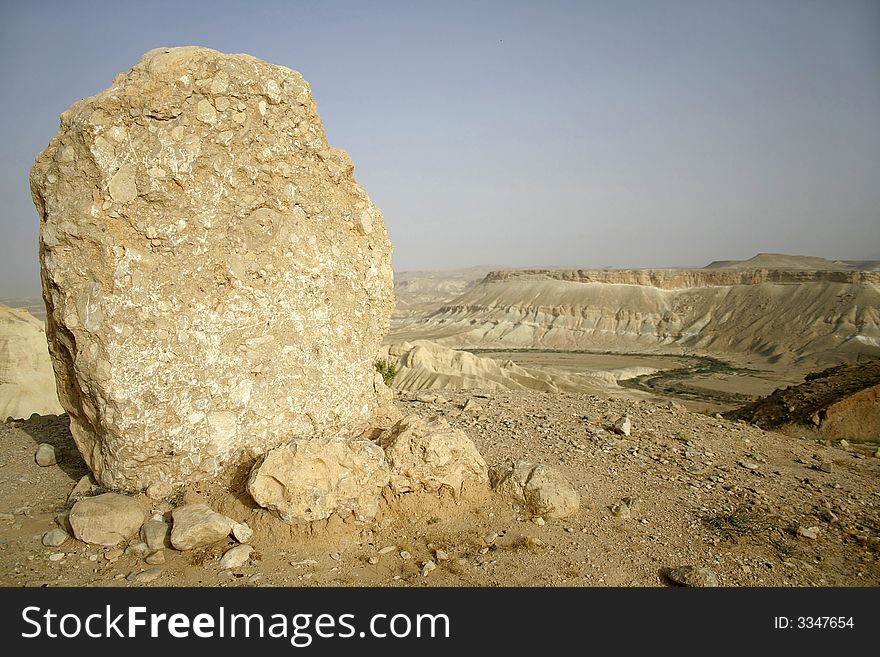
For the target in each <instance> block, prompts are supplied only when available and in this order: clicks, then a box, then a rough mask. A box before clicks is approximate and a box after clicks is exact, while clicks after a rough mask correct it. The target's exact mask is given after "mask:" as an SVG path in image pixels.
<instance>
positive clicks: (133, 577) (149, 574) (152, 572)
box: [125, 568, 162, 584]
mask: <svg viewBox="0 0 880 657" xmlns="http://www.w3.org/2000/svg"><path fill="white" fill-rule="evenodd" d="M161 574H162V569H161V568H147V569H146V570H142V571H140V572H135V571H131V572H130V573H129V574H128V576H127V577H126V578H125V579H127V580H128V581H129V582H136V583H138V584H146V583H147V582H152V581H153V580H155V579H158V578H159V576H160V575H161Z"/></svg>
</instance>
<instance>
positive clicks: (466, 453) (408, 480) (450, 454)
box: [378, 415, 489, 496]
mask: <svg viewBox="0 0 880 657" xmlns="http://www.w3.org/2000/svg"><path fill="white" fill-rule="evenodd" d="M378 443H379V445H380V446H381V447H382V449H384V450H385V458H386V459H387V461H388V463H389V465H390V466H391V489H392V490H393V491H394V492H395V493H406V492H410V491H417V490H426V491H428V492H431V493H435V492H437V491H439V490H440V489H441V488H443V487H444V486H445V487H447V488H449V489H450V490H451V491H452V492H453V494H454V495H456V496H458V495H459V494H460V493H461V491H462V486H463V485H464V482H465V481H467V480H470V481H471V482H473V483H476V484H483V485H485V484H488V483H489V476H488V468H487V467H486V462H485V461H484V460H483V457H482V456H480V453H479V452H478V451H477V448H476V447H475V446H474V443H473V442H472V441H471V439H470V438H468V437H467V435H466V434H465V433H464V432H463V431H461V430H459V429H453V428H452V427H451V426H449V423H448V422H447V421H446V420H444V419H443V418H440V417H431V418H424V417H421V416H419V415H408V416H407V417H405V418H403V419H402V420H400V422H398V423H397V424H395V425H394V426H393V427H391V428H390V429H387V430H386V431H384V432H383V433H382V434H381V435H380V436H379V438H378Z"/></svg>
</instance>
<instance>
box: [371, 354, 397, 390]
mask: <svg viewBox="0 0 880 657" xmlns="http://www.w3.org/2000/svg"><path fill="white" fill-rule="evenodd" d="M373 366H374V367H375V368H376V371H377V372H378V373H379V374H381V375H382V381H384V382H385V385H386V386H388V387H389V388H390V387H391V384H392V383H393V382H394V377H395V376H397V365H395V364H394V363H393V362H391V361H390V360H387V359H385V358H379V359H377V360H376V362H375V363H373Z"/></svg>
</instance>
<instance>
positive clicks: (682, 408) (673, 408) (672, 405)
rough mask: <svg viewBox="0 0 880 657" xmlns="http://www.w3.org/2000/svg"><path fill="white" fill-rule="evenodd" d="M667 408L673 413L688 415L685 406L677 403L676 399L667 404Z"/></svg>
mask: <svg viewBox="0 0 880 657" xmlns="http://www.w3.org/2000/svg"><path fill="white" fill-rule="evenodd" d="M666 408H668V409H669V410H671V411H678V412H679V413H687V408H686V407H685V405H684V404H682V403H680V402H677V401H675V400H674V399H671V400H669V401H668V402H667V403H666Z"/></svg>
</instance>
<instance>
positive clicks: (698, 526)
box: [0, 254, 880, 586]
mask: <svg viewBox="0 0 880 657" xmlns="http://www.w3.org/2000/svg"><path fill="white" fill-rule="evenodd" d="M395 295H396V310H395V313H394V315H393V316H392V319H391V330H390V332H389V334H388V335H387V336H386V338H385V340H384V341H383V344H382V346H381V348H380V349H379V353H378V354H377V356H376V358H377V363H380V364H381V365H382V369H383V371H385V373H386V380H387V382H388V383H390V385H391V386H392V388H393V390H394V402H393V403H394V405H395V407H396V408H397V409H398V410H399V411H400V413H401V414H402V415H403V416H405V417H406V416H409V415H411V414H418V415H420V416H422V417H427V418H441V419H442V420H445V421H446V422H448V424H449V426H450V427H452V429H454V430H460V431H462V432H463V433H464V434H465V435H467V436H469V437H470V439H471V440H473V443H474V445H475V446H476V447H477V449H478V450H479V452H480V454H482V455H483V457H484V458H485V460H486V462H487V463H488V464H489V466H490V468H491V467H497V466H502V465H503V464H505V463H513V462H520V461H526V462H529V463H533V464H544V465H546V466H548V467H551V468H552V469H553V470H555V471H557V472H559V473H560V474H561V475H562V476H563V477H564V478H565V479H566V480H567V481H568V482H570V484H571V486H572V487H573V488H574V489H575V490H576V491H577V493H578V494H579V498H580V504H579V505H578V506H577V507H576V510H575V511H574V512H572V513H567V514H565V515H564V516H563V517H560V518H558V519H554V518H552V517H549V516H548V517H546V518H545V517H543V516H541V515H540V514H536V513H534V512H533V511H532V510H530V509H529V507H528V505H527V504H522V503H516V502H513V503H511V502H510V500H509V499H505V498H503V497H499V496H495V495H493V494H491V493H489V492H488V491H486V490H484V489H482V488H481V487H480V486H475V485H467V484H466V485H465V486H464V487H463V488H462V489H461V491H460V492H459V493H458V494H453V491H452V490H450V489H445V488H440V489H439V490H435V491H434V492H429V491H427V490H422V491H411V492H409V493H407V494H405V495H399V494H398V495H395V494H393V493H392V492H390V491H387V490H386V492H385V493H383V496H382V498H381V499H380V500H379V508H378V512H377V513H376V516H375V517H374V518H373V519H372V520H371V521H370V522H368V523H366V524H364V523H362V522H356V521H354V520H353V519H349V518H343V517H340V516H337V515H332V516H330V517H329V518H327V519H325V520H320V521H316V522H311V523H299V524H297V523H293V524H290V523H286V522H284V521H283V520H282V519H280V518H278V517H277V515H275V514H274V513H272V512H270V511H267V510H266V509H262V508H260V507H259V506H258V505H256V504H255V503H254V501H253V499H250V497H249V495H248V494H247V493H246V492H244V488H243V480H242V476H244V474H239V475H236V478H235V480H234V481H233V482H232V483H231V484H230V485H220V484H218V483H216V482H214V483H211V482H203V483H201V484H195V485H191V486H189V487H187V488H185V489H184V490H178V491H176V492H175V495H176V497H174V498H171V497H168V498H163V497H162V496H156V495H151V496H142V497H141V498H140V500H141V501H140V503H141V505H142V506H143V508H144V513H145V514H147V515H151V516H153V517H154V518H155V519H157V520H161V519H162V518H164V517H169V516H170V513H171V511H172V510H173V509H174V508H175V507H176V506H179V505H181V504H201V503H205V504H208V505H209V506H210V507H211V508H212V509H215V510H216V511H218V512H220V513H221V514H225V515H226V516H227V517H229V518H234V519H236V521H239V522H242V523H246V524H247V525H248V526H249V527H250V528H251V529H253V536H252V537H251V538H250V539H249V541H248V544H249V545H250V546H252V551H251V552H250V553H249V556H248V558H246V559H245V560H244V561H243V562H242V563H239V564H237V565H235V566H232V567H230V566H229V563H228V562H227V563H223V562H222V561H221V557H223V556H224V554H225V553H226V552H227V551H228V550H229V547H230V546H234V545H235V544H236V541H235V540H233V539H232V538H230V539H228V540H220V541H215V542H214V543H212V544H210V545H207V546H203V547H200V548H198V549H194V550H187V551H181V550H178V549H174V548H173V547H172V546H170V545H164V546H160V550H159V553H161V555H162V556H161V558H157V557H155V556H154V555H155V554H156V551H155V547H156V546H154V545H150V546H149V547H148V546H146V545H145V544H144V543H142V542H141V541H140V537H134V538H131V539H130V540H129V541H128V542H123V543H121V544H118V545H113V546H108V547H101V546H96V545H92V544H89V543H85V542H82V541H78V540H75V539H74V538H72V537H71V538H65V539H64V540H63V541H62V542H61V543H60V544H58V545H53V544H51V541H50V544H48V545H47V544H46V539H45V536H46V535H47V533H48V532H50V531H51V530H52V529H53V527H56V528H58V529H63V530H65V532H67V531H69V530H70V527H69V521H68V520H66V515H65V514H66V513H69V509H70V507H71V505H72V504H73V503H74V502H75V501H76V500H78V499H80V498H82V497H83V496H88V495H93V494H97V493H100V492H102V491H103V490H105V488H102V486H101V485H99V484H98V483H97V482H96V481H95V480H94V479H92V478H91V475H90V474H89V471H88V468H87V466H86V464H85V463H84V462H83V460H82V458H81V457H80V455H79V452H78V450H77V447H76V445H75V444H74V442H73V440H72V437H71V434H70V430H69V427H68V419H67V416H65V415H60V414H57V415H56V414H54V413H53V412H52V404H53V403H55V404H57V400H56V399H55V397H54V387H51V386H50V385H49V384H48V383H47V382H49V381H51V366H50V364H49V360H48V354H47V353H45V343H44V342H43V343H42V351H41V349H40V347H41V345H40V339H43V340H44V339H45V336H44V334H43V333H42V327H41V326H40V323H39V322H37V321H33V320H32V319H31V318H29V316H27V315H25V313H24V312H23V311H21V310H16V311H12V310H9V309H4V313H5V314H4V322H7V324H6V325H10V324H9V323H10V322H17V324H16V326H18V327H19V328H18V329H16V331H15V332H13V331H12V330H5V332H4V338H5V342H4V347H5V351H4V352H3V355H4V358H5V359H6V361H5V362H6V363H10V364H9V365H5V366H4V367H5V369H3V370H2V371H3V372H5V373H7V374H5V376H6V377H7V378H5V379H4V381H3V388H0V390H2V391H3V394H4V395H5V396H4V397H3V404H4V408H5V409H6V411H4V415H13V416H14V417H16V418H17V419H13V418H10V419H8V420H7V421H6V423H5V425H3V427H2V432H3V435H2V439H3V441H4V445H6V446H7V451H5V452H4V457H3V461H4V462H3V464H2V469H0V491H2V499H3V500H4V505H5V507H6V508H4V509H2V511H3V513H2V516H0V517H2V520H0V532H2V534H0V536H2V539H0V540H2V543H0V545H2V552H0V571H2V572H3V573H4V578H5V579H4V581H5V583H7V584H24V585H31V586H36V585H44V586H45V585H49V586H55V585H77V586H84V585H132V584H138V583H140V584H144V585H148V584H149V585H198V586H260V585H272V586H274V585H322V586H325V585H329V586H339V585H344V586H349V585H367V586H425V585H429V586H432V585H438V586H463V585H477V586H498V585H506V586H511V585H512V586H534V585H551V586H553V585H565V586H654V585H671V584H674V583H681V584H686V585H716V584H720V585H722V586H754V585H760V586H865V585H871V586H874V585H878V584H880V489H878V487H877V483H876V482H877V477H878V474H880V451H878V450H880V403H878V394H880V392H878V391H880V360H878V357H880V266H878V263H874V262H841V261H829V260H824V259H821V258H815V257H809V258H808V257H798V256H783V255H780V254H760V255H758V256H756V257H755V258H752V259H751V260H746V261H739V262H736V261H733V262H731V261H728V262H714V263H712V264H710V265H709V266H708V267H705V268H700V269H642V270H639V269H628V270H614V269H601V270H596V269H577V270H572V269H543V270H538V269H529V270H496V269H492V268H474V269H470V270H461V271H454V272H411V273H401V274H398V275H396V276H395ZM17 305H21V306H23V305H26V302H22V301H18V302H17ZM37 307H38V306H37ZM38 351H41V353H40V354H39V355H38V357H37V356H34V354H35V353H36V352H38ZM16 369H18V370H19V371H25V372H26V376H24V377H19V379H13V378H11V375H10V374H9V373H10V372H13V371H15V370H16ZM47 372H48V373H49V374H48V375H47ZM805 379H808V380H806V381H805ZM22 381H25V382H29V383H28V384H27V385H22V383H21V382H22ZM31 384H32V385H31ZM37 384H39V385H37ZM36 388H39V389H36ZM774 391H777V392H776V393H775V394H773V393H774ZM28 404H30V405H31V407H33V408H34V409H37V410H35V411H34V414H33V415H30V414H29V413H28V414H24V413H21V412H18V413H14V412H12V410H11V409H15V410H19V411H20V410H21V409H23V408H26V407H28ZM59 411H60V409H59ZM43 443H45V444H48V445H51V446H52V448H53V449H54V452H55V454H56V455H57V457H58V462H57V464H54V460H55V459H54V458H53V459H51V460H52V461H53V464H52V465H50V466H48V467H40V466H39V465H37V463H35V460H34V454H35V450H36V448H37V445H38V444H43ZM550 515H551V516H552V515H553V514H552V513H551V514H550ZM65 536H66V534H65ZM163 548H164V549H163ZM148 554H149V555H151V556H152V559H151V558H149V557H148ZM145 559H146V562H145V561H144V560H145Z"/></svg>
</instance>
